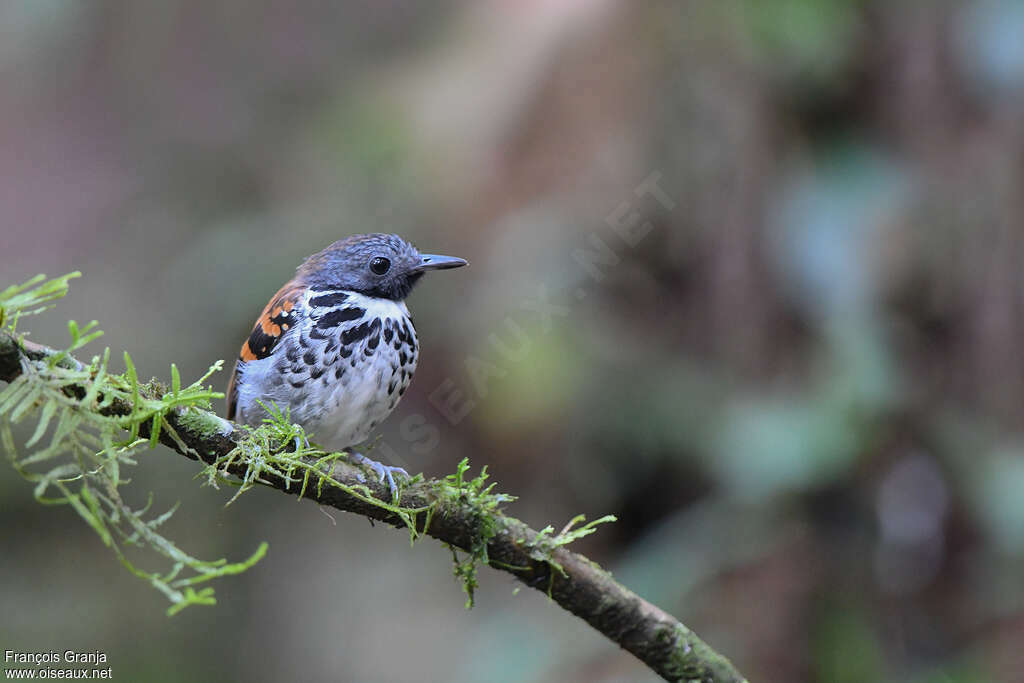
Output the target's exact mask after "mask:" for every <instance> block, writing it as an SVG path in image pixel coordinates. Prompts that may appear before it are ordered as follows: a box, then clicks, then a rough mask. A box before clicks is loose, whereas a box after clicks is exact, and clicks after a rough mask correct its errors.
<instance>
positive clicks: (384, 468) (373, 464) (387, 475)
mask: <svg viewBox="0 0 1024 683" xmlns="http://www.w3.org/2000/svg"><path fill="white" fill-rule="evenodd" d="M346 452H347V453H348V454H349V457H350V458H352V462H354V463H358V464H360V465H367V466H369V468H370V469H372V470H373V471H374V472H376V473H377V474H379V475H380V479H378V480H377V481H379V482H381V483H383V482H384V480H385V479H387V480H388V488H389V489H391V497H392V498H396V497H397V496H398V486H396V485H395V475H396V474H398V475H401V476H403V477H406V478H408V477H409V473H408V472H406V471H405V470H404V469H402V468H401V467H393V466H390V465H382V464H381V463H379V462H377V461H376V460H372V459H370V458H367V457H366V456H365V455H363V454H362V453H359V452H357V451H355V450H352V449H348V450H347V451H346Z"/></svg>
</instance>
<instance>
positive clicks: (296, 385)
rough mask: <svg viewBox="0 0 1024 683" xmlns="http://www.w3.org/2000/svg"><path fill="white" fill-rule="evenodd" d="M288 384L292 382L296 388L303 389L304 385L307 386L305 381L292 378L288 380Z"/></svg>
mask: <svg viewBox="0 0 1024 683" xmlns="http://www.w3.org/2000/svg"><path fill="white" fill-rule="evenodd" d="M288 384H291V385H292V386H293V387H295V388H296V389H301V388H302V387H304V386H306V383H305V382H294V381H292V380H288Z"/></svg>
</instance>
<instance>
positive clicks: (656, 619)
mask: <svg viewBox="0 0 1024 683" xmlns="http://www.w3.org/2000/svg"><path fill="white" fill-rule="evenodd" d="M56 353H57V351H55V350H54V349H51V348H48V347H45V346H42V345H39V344H34V343H32V342H28V341H24V340H16V339H15V338H14V337H12V336H11V335H10V334H8V333H7V332H5V331H0V380H3V381H6V382H10V381H12V380H13V379H14V378H16V377H17V376H18V375H20V374H21V373H22V372H23V363H27V362H36V361H40V360H44V359H47V358H49V357H52V356H53V355H54V354H56ZM60 363H61V364H67V365H69V366H73V367H76V368H81V367H83V366H82V365H81V364H80V363H79V362H78V361H76V360H75V359H73V358H72V357H70V356H65V357H64V358H63V359H62V360H61V361H60ZM79 389H80V390H81V392H82V394H83V395H84V392H85V389H84V388H82V387H80V388H79ZM106 410H107V411H109V412H110V413H112V414H128V413H130V412H131V406H129V405H128V404H127V403H126V402H123V401H121V402H119V401H115V402H113V403H112V404H111V405H110V406H108V407H107V408H106ZM166 421H167V424H168V425H169V426H170V427H171V428H172V429H173V431H174V432H176V433H177V436H178V437H180V439H181V443H179V442H178V441H176V440H175V439H174V438H173V436H172V435H171V434H170V433H168V430H164V431H163V432H162V433H161V435H160V441H161V442H162V443H163V444H164V445H166V446H168V447H170V448H171V449H173V450H174V451H176V452H178V453H180V454H182V455H185V456H187V457H190V458H193V459H197V458H198V459H200V460H202V461H204V462H206V463H211V464H212V463H214V462H216V461H217V459H218V458H221V457H223V456H225V455H227V454H228V453H230V452H231V451H232V450H233V449H234V448H235V446H236V445H237V444H238V442H239V440H240V439H241V438H242V437H243V436H244V432H243V431H242V430H240V429H239V428H238V427H237V426H235V425H234V424H233V423H231V422H228V421H226V420H223V419H221V418H220V417H218V416H216V415H214V414H213V413H210V412H207V411H202V410H198V409H195V408H189V409H184V410H183V409H178V410H176V411H175V412H172V413H171V414H168V415H167V417H166ZM142 436H148V435H147V434H143V435H142ZM182 444H183V445H184V446H185V448H182ZM311 462H313V461H312V460H311ZM331 467H332V469H331V471H330V472H329V474H328V476H329V477H330V478H332V479H334V480H335V481H337V482H339V483H341V484H344V485H346V486H348V487H353V486H360V485H363V484H364V482H363V477H362V470H361V469H360V468H358V467H356V466H354V465H351V464H349V463H347V462H343V461H336V462H333V463H332V464H331ZM227 469H228V471H229V472H230V473H231V474H233V475H235V476H238V477H245V475H246V472H247V465H246V463H244V462H234V463H231V464H229V465H228V467H227ZM260 483H262V484H265V485H267V486H269V487H271V488H275V489H278V490H280V491H283V492H285V493H290V494H293V495H297V494H298V493H299V487H298V486H297V485H296V483H295V482H294V481H291V482H289V481H287V480H285V479H284V478H282V477H279V476H275V475H272V474H266V473H264V474H263V475H262V476H261V479H260ZM365 485H366V486H368V487H369V488H370V490H371V491H372V492H373V494H374V495H375V496H376V497H377V498H379V499H380V500H382V501H389V500H390V493H389V491H388V488H387V486H386V485H381V484H378V483H377V482H376V481H375V480H374V478H372V477H371V478H369V481H368V482H367V483H365ZM439 490H440V486H439V482H437V481H432V480H427V481H422V482H416V483H413V484H412V485H410V486H409V487H407V488H405V489H404V490H403V491H402V498H401V505H402V506H404V507H407V508H421V507H423V508H425V507H429V506H435V509H434V514H433V516H432V518H431V521H430V524H429V526H428V528H427V529H426V530H425V533H426V535H428V536H432V537H434V538H436V539H438V540H439V541H442V542H444V543H448V544H450V545H452V546H454V547H456V548H460V549H463V550H465V551H467V552H473V550H474V548H475V546H476V544H477V543H478V541H479V539H480V538H481V536H480V523H481V520H480V518H479V517H480V515H479V510H478V509H476V508H474V507H473V506H472V505H471V504H470V503H469V502H468V501H466V500H452V499H451V498H450V497H442V496H439V494H438V491H439ZM304 497H305V498H308V499H311V500H313V501H316V502H317V503H319V504H321V505H329V506H331V507H333V508H336V509H338V510H343V511H346V512H353V513H355V514H358V515H362V516H364V517H367V518H369V519H372V520H377V521H381V522H385V523H387V524H390V525H393V526H395V527H404V526H406V524H405V521H404V520H403V518H402V517H401V516H400V515H398V514H396V513H394V512H392V511H389V510H387V509H384V508H382V507H379V506H377V505H374V504H372V503H368V502H365V501H363V500H359V499H358V498H357V497H355V496H352V495H349V494H348V493H346V492H345V491H344V490H342V489H341V488H338V487H334V486H322V487H317V486H309V487H308V488H307V490H306V491H305V493H304ZM490 521H492V522H493V529H492V530H493V531H494V534H493V536H490V537H489V538H488V540H487V554H486V557H487V558H488V562H489V564H490V565H491V566H492V567H494V568H495V569H500V570H502V571H506V572H509V573H511V574H513V575H514V576H515V577H516V578H518V579H519V580H520V581H522V582H523V583H525V584H526V585H527V586H530V587H532V588H536V589H538V590H541V591H544V592H546V593H548V594H549V595H550V596H551V598H552V599H553V600H554V601H555V602H556V603H558V604H559V605H560V606H561V607H562V608H564V609H566V610H568V611H569V612H572V613H573V614H575V615H576V616H578V617H580V618H581V619H583V620H585V621H586V622H587V623H588V624H590V625H591V626H592V627H594V628H595V629H597V630H598V631H600V632H601V633H603V634H604V635H605V636H607V637H608V638H610V639H611V640H612V641H614V642H616V643H618V644H619V645H620V646H621V647H623V648H624V649H626V650H628V651H629V652H631V653H632V654H633V655H635V656H636V657H637V658H638V659H640V661H642V662H643V663H644V664H646V665H647V666H648V667H650V668H651V669H652V670H653V671H654V672H655V673H657V674H658V675H659V676H661V677H662V678H664V679H666V680H670V681H713V682H722V683H725V682H740V681H744V680H745V679H744V678H743V676H742V675H741V674H740V673H739V672H738V671H737V670H736V669H735V668H734V667H733V666H732V664H731V663H730V662H729V661H728V660H727V659H726V658H725V657H723V656H722V655H720V654H718V653H717V652H715V651H714V650H712V649H711V648H710V647H709V646H708V645H707V644H706V643H704V642H703V641H702V640H701V639H700V638H698V637H697V635H696V634H695V633H693V632H692V631H690V630H689V629H688V628H686V626H684V625H683V624H682V623H681V622H680V621H679V620H677V619H675V618H674V617H672V616H671V615H670V614H668V613H666V612H665V611H663V610H661V609H660V608H658V607H656V606H655V605H652V604H651V603H649V602H647V601H646V600H644V599H643V598H641V597H639V596H638V595H636V594H635V593H633V592H632V591H630V590H629V589H628V588H626V587H625V586H623V585H621V584H620V583H618V582H617V581H615V580H614V579H613V578H612V576H611V575H610V574H609V573H608V572H606V571H604V570H603V569H601V568H600V567H598V566H597V564H595V563H594V562H592V561H590V560H588V559H587V558H586V557H584V556H583V555H580V554H578V553H575V552H572V551H570V550H568V549H566V548H563V547H553V548H550V553H546V554H544V555H543V557H542V558H541V559H538V553H537V548H545V547H546V546H545V545H544V537H543V535H541V534H539V533H538V532H537V531H534V530H533V529H531V528H530V527H528V526H527V525H526V524H524V523H523V522H520V521H519V520H517V519H515V518H513V517H509V516H507V515H504V514H501V513H494V514H493V517H492V519H491V520H490ZM421 531H423V530H421ZM488 535H489V534H488Z"/></svg>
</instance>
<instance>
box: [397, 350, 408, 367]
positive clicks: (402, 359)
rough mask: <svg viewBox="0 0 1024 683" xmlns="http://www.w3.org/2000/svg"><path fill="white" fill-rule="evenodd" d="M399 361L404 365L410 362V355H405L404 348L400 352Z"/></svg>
mask: <svg viewBox="0 0 1024 683" xmlns="http://www.w3.org/2000/svg"><path fill="white" fill-rule="evenodd" d="M398 362H399V363H401V364H402V366H403V367H404V366H405V364H406V363H408V362H409V357H408V356H407V355H405V351H404V350H403V351H401V352H400V353H399V354H398Z"/></svg>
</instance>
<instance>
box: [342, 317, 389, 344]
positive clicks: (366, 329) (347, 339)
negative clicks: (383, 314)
mask: <svg viewBox="0 0 1024 683" xmlns="http://www.w3.org/2000/svg"><path fill="white" fill-rule="evenodd" d="M374 322H376V323H377V324H378V325H379V324H380V318H374ZM372 327H373V325H372V323H363V324H362V325H356V326H355V327H350V328H348V329H347V330H345V331H344V332H342V333H341V343H342V344H346V345H348V344H354V343H355V342H357V341H359V340H360V339H364V338H365V337H366V336H367V335H369V334H370V330H371V328H372Z"/></svg>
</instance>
